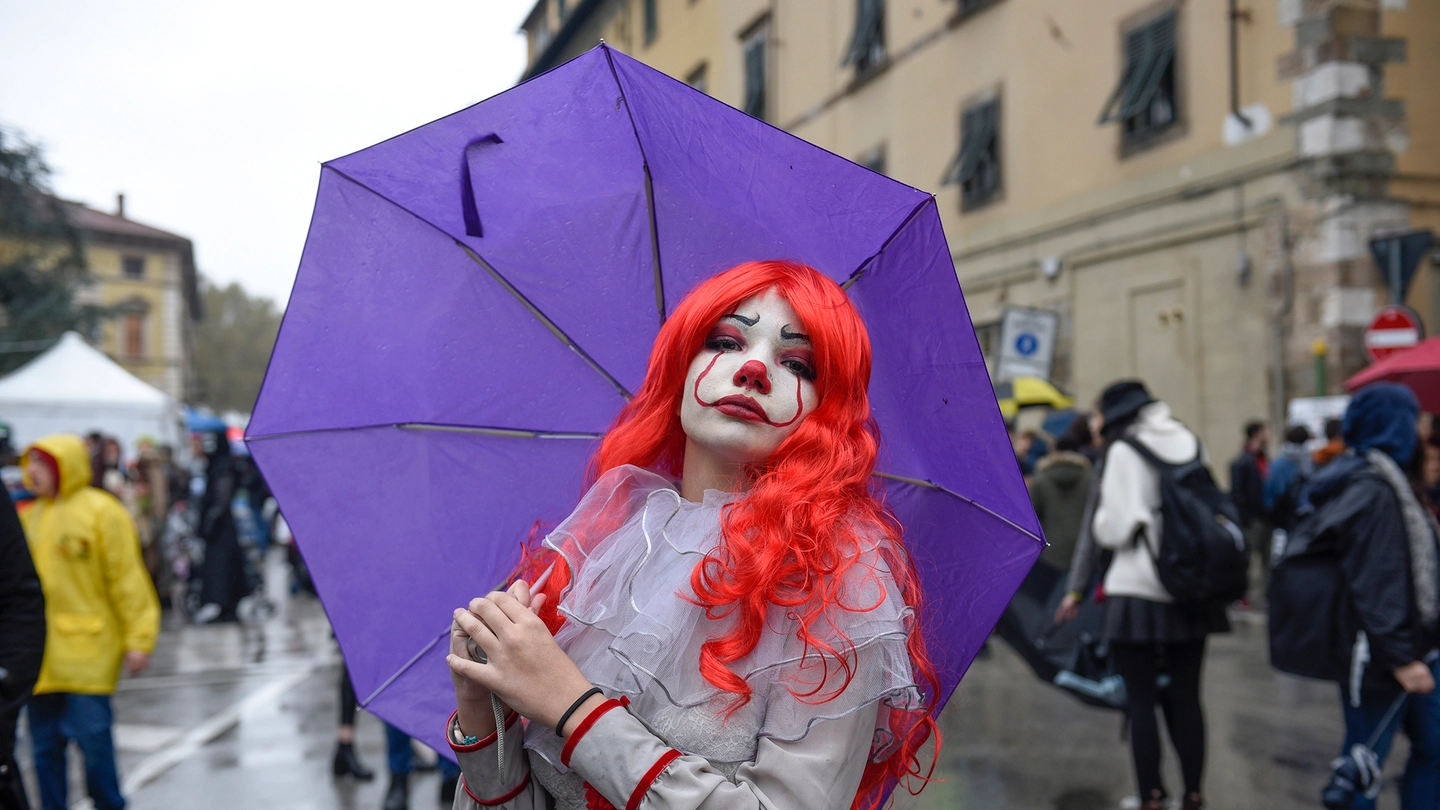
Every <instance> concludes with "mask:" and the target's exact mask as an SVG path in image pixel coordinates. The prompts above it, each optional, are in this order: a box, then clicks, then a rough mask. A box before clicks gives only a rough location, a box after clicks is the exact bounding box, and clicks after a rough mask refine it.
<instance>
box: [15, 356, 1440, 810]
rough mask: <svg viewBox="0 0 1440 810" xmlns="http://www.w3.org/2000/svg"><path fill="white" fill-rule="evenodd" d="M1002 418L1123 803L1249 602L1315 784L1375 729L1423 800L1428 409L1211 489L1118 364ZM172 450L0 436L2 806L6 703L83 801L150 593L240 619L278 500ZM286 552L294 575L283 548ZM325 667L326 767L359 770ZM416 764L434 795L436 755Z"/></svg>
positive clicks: (1428, 755) (1252, 464)
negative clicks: (1239, 568)
mask: <svg viewBox="0 0 1440 810" xmlns="http://www.w3.org/2000/svg"><path fill="white" fill-rule="evenodd" d="M1014 438H1015V449H1016V458H1017V462H1018V463H1019V464H1020V466H1021V468H1022V471H1023V472H1024V474H1025V477H1026V481H1027V484H1028V486H1029V490H1030V494H1031V499H1032V503H1033V504H1034V507H1035V511H1036V515H1037V517H1038V519H1039V521H1040V525H1041V527H1042V529H1043V531H1044V534H1045V537H1046V538H1047V541H1048V546H1047V547H1046V549H1045V550H1044V552H1043V553H1042V555H1041V557H1040V559H1039V560H1038V561H1037V562H1036V564H1035V567H1034V569H1033V571H1032V572H1031V575H1030V577H1029V578H1028V579H1027V580H1026V583H1025V584H1024V585H1022V588H1021V593H1022V594H1026V593H1030V594H1031V595H1032V596H1033V595H1037V594H1038V595H1039V596H1038V598H1040V599H1041V600H1042V601H1043V600H1044V599H1045V598H1046V595H1047V594H1048V595H1054V597H1055V598H1054V599H1053V600H1052V602H1051V604H1052V605H1053V606H1054V613H1053V618H1052V619H1047V621H1051V622H1053V624H1054V625H1056V626H1062V625H1064V624H1066V623H1067V622H1072V621H1075V620H1076V617H1077V616H1079V615H1080V614H1081V611H1082V608H1083V607H1084V606H1085V605H1086V604H1099V605H1100V606H1101V608H1102V609H1101V610H1100V611H1098V612H1097V614H1096V615H1098V616H1099V617H1100V618H1099V619H1098V622H1099V626H1098V628H1097V632H1098V635H1099V637H1100V638H1101V639H1103V644H1102V645H1101V647H1102V655H1103V656H1104V658H1105V662H1104V666H1105V667H1106V668H1107V669H1106V671H1107V672H1109V673H1111V674H1113V676H1114V678H1116V679H1118V681H1120V682H1121V683H1123V691H1122V693H1121V697H1120V701H1121V702H1122V705H1123V707H1124V709H1125V710H1126V712H1127V728H1128V732H1129V733H1128V739H1129V744H1130V748H1131V753H1132V758H1133V764H1134V770H1135V777H1136V785H1137V796H1138V799H1137V801H1136V806H1137V807H1140V808H1143V810H1159V809H1160V808H1163V807H1169V806H1172V805H1171V804H1169V802H1170V796H1169V793H1168V791H1167V788H1166V786H1165V785H1164V783H1163V781H1162V777H1161V767H1160V763H1161V759H1162V749H1163V744H1162V742H1161V734H1160V718H1162V717H1163V720H1164V723H1165V726H1166V728H1167V730H1168V736H1169V739H1170V743H1171V746H1172V747H1173V748H1174V751H1175V755H1176V757H1177V759H1178V761H1179V764H1180V773H1181V778H1182V782H1183V784H1182V786H1181V787H1182V790H1181V792H1180V794H1179V796H1178V803H1176V804H1174V805H1173V806H1176V807H1179V808H1182V810H1198V808H1201V807H1203V806H1204V800H1203V784H1202V780H1203V772H1204V764H1205V747H1206V735H1205V721H1204V713H1203V709H1202V702H1201V692H1202V690H1201V683H1202V677H1203V675H1202V673H1203V663H1204V658H1205V649H1206V639H1207V637H1208V636H1209V635H1211V634H1214V633H1224V632H1226V631H1228V630H1229V626H1230V625H1229V615H1230V611H1234V610H1245V609H1258V608H1260V607H1261V605H1264V606H1265V608H1266V609H1267V610H1268V612H1269V617H1270V622H1269V624H1270V636H1271V638H1270V642H1271V645H1270V646H1271V657H1272V663H1273V664H1274V665H1275V666H1276V667H1277V668H1278V669H1281V670H1283V671H1287V672H1292V673H1296V674H1300V675H1306V676H1310V677H1316V678H1325V679H1329V680H1333V681H1335V682H1337V683H1338V685H1339V691H1340V697H1341V713H1342V716H1343V719H1344V723H1345V729H1346V735H1345V739H1344V740H1343V743H1342V755H1341V756H1340V757H1339V758H1338V759H1337V760H1336V761H1335V762H1334V763H1332V775H1331V777H1330V779H1329V782H1328V783H1327V784H1326V785H1325V786H1324V793H1323V797H1322V800H1323V803H1324V804H1325V806H1327V807H1333V808H1358V809H1360V810H1364V809H1365V808H1369V807H1373V806H1374V805H1373V801H1374V797H1375V795H1376V792H1377V790H1378V785H1379V783H1380V778H1379V773H1380V768H1381V766H1382V765H1383V762H1384V759H1385V757H1386V755H1387V753H1388V752H1389V750H1390V749H1391V747H1392V741H1393V739H1394V737H1395V735H1396V734H1397V733H1404V734H1405V735H1406V736H1407V737H1408V738H1409V740H1410V754H1409V762H1408V763H1407V766H1406V768H1405V771H1404V776H1403V777H1402V779H1401V783H1400V794H1401V801H1402V807H1403V808H1406V810H1411V809H1412V808H1428V807H1435V806H1440V804H1437V803H1440V695H1437V693H1436V691H1435V682H1436V678H1437V677H1440V546H1437V537H1440V524H1437V521H1436V518H1437V508H1440V425H1437V429H1434V430H1432V429H1431V426H1430V419H1429V417H1427V416H1425V415H1422V414H1421V413H1420V409H1419V406H1418V404H1417V402H1416V399H1415V397H1414V395H1413V394H1412V393H1410V391H1409V390H1408V389H1405V388H1403V387H1401V386H1397V385H1391V384H1377V385H1373V386H1370V387H1368V388H1366V389H1363V390H1362V391H1360V392H1359V393H1358V394H1357V395H1356V396H1355V397H1354V398H1353V400H1352V401H1351V403H1350V405H1349V408H1348V410H1347V411H1346V412H1345V415H1344V417H1343V419H1333V420H1331V421H1330V422H1329V423H1328V424H1326V425H1325V429H1324V436H1323V437H1316V436H1312V435H1311V433H1310V431H1309V430H1308V429H1307V428H1306V427H1304V426H1301V425H1292V426H1289V427H1288V428H1287V429H1286V430H1285V432H1284V434H1283V441H1282V442H1281V443H1280V445H1279V447H1278V449H1276V450H1275V451H1274V452H1272V450H1271V445H1272V442H1271V436H1270V432H1269V429H1268V426H1267V425H1266V424H1264V423H1263V422H1259V421H1256V422H1252V423H1249V424H1247V425H1246V426H1245V428H1244V432H1243V436H1242V437H1241V447H1240V451H1239V453H1238V454H1237V455H1236V456H1235V458H1234V459H1233V461H1231V463H1230V465H1229V483H1230V488H1229V492H1228V494H1227V495H1226V496H1225V497H1224V498H1223V499H1219V500H1217V499H1216V498H1214V497H1211V496H1209V495H1207V493H1208V492H1210V491H1211V490H1213V491H1214V492H1215V493H1216V494H1218V492H1219V491H1218V489H1215V487H1214V484H1213V482H1211V479H1210V476H1209V473H1208V468H1209V466H1210V459H1209V456H1208V454H1207V452H1206V450H1205V448H1204V447H1203V445H1202V444H1201V442H1200V441H1199V439H1198V437H1197V436H1196V435H1195V434H1194V433H1193V432H1192V431H1191V430H1190V429H1189V428H1187V427H1186V426H1185V425H1184V424H1182V423H1181V422H1180V421H1179V420H1177V419H1176V418H1175V417H1174V416H1173V415H1172V413H1171V411H1170V409H1169V407H1168V406H1167V405H1166V403H1164V402H1162V401H1158V400H1156V399H1155V398H1154V397H1153V396H1152V395H1151V393H1150V392H1149V390H1148V389H1147V388H1146V387H1145V385H1144V384H1143V383H1141V382H1139V381H1134V380H1128V381H1121V382H1117V383H1115V384H1113V385H1111V386H1109V387H1108V388H1107V389H1106V390H1105V391H1104V393H1103V394H1102V396H1101V397H1100V398H1099V400H1098V401H1097V403H1096V407H1095V410H1094V411H1093V412H1092V413H1078V414H1076V415H1075V416H1074V418H1073V419H1071V420H1070V422H1069V424H1068V425H1067V426H1066V427H1065V428H1064V429H1063V430H1062V431H1061V433H1060V435H1058V436H1054V435H1043V434H1041V433H1040V432H1038V431H1026V432H1018V433H1017V434H1016V435H1015V437H1014ZM194 450H195V461H194V463H192V464H190V465H189V466H185V465H181V464H179V463H178V462H177V461H176V459H175V457H174V454H173V452H172V451H171V450H170V449H169V448H165V447H161V446H157V445H154V444H150V443H145V442H142V443H141V444H140V446H139V447H137V448H135V452H134V453H133V454H132V455H131V456H130V457H128V458H126V457H125V456H124V454H123V452H122V448H121V447H120V445H119V443H118V442H116V441H115V440H114V439H112V438H109V437H106V436H103V435H100V434H91V435H89V436H85V437H80V436H51V437H46V438H44V439H41V440H39V441H37V442H35V443H34V444H33V445H31V446H30V447H29V448H27V449H26V450H25V451H24V452H23V453H19V454H17V453H15V452H13V451H11V450H10V449H9V447H8V445H7V444H6V443H5V442H4V440H3V436H0V452H4V453H5V455H6V456H7V458H6V459H5V460H6V461H7V462H8V463H7V464H6V467H5V469H4V471H3V473H0V475H3V479H4V482H5V485H6V487H5V488H6V491H7V493H6V494H7V501H6V503H4V504H0V555H3V560H0V563H3V564H0V808H10V807H22V808H23V807H27V805H26V804H25V801H26V800H25V794H24V791H23V788H22V787H21V785H20V780H19V776H18V771H17V768H16V766H15V759H14V751H13V745H14V729H15V725H16V722H17V718H18V716H19V713H20V711H21V709H22V708H28V717H29V721H28V722H29V728H30V736H31V739H32V740H33V745H34V761H35V766H36V773H37V777H38V781H39V786H40V798H41V802H42V806H44V807H46V808H59V807H65V806H67V798H68V797H67V780H66V775H65V774H66V765H65V756H66V753H65V752H66V747H67V744H68V742H69V741H74V742H75V743H77V745H78V747H79V749H80V752H81V754H82V756H83V758H84V769H85V774H86V784H87V788H88V790H89V792H90V794H91V798H92V799H93V800H94V802H95V805H96V806H97V807H99V808H111V807H114V808H119V807H123V806H124V798H123V797H122V796H121V794H120V787H119V779H118V776H117V773H116V766H115V751H114V746H113V742H112V739H111V725H112V720H111V710H110V703H109V695H110V694H111V693H112V692H113V691H114V688H115V685H116V682H117V680H118V678H119V677H120V674H121V672H122V671H123V672H126V673H130V674H136V673H139V672H140V671H143V670H144V669H145V668H146V667H147V666H148V663H149V656H150V653H151V652H152V650H153V648H154V645H155V641H156V637H157V635H158V630H159V616H160V610H161V606H162V603H165V604H169V605H171V606H174V607H176V608H178V609H181V610H182V611H184V613H185V614H186V615H188V616H189V617H190V618H191V619H192V620H193V621H196V622H199V623H205V622H224V621H235V620H237V619H239V618H241V614H242V612H243V610H242V602H243V601H244V600H245V598H246V597H247V596H250V595H251V594H252V593H253V592H254V591H255V587H256V580H257V577H258V574H257V572H256V571H255V565H254V562H255V558H256V556H257V553H263V550H264V548H265V546H266V545H268V543H269V542H270V532H271V529H272V527H273V525H274V524H275V523H276V522H280V521H279V518H278V516H277V515H276V514H275V512H274V506H273V499H271V498H270V496H269V493H268V490H266V489H265V486H264V482H263V479H261V478H260V476H259V475H258V472H257V471H256V470H255V468H254V466H253V465H252V464H250V463H249V460H248V458H245V457H243V456H240V455H237V454H234V453H232V452H231V447H230V443H229V441H228V439H227V438H226V436H225V435H224V434H223V433H218V432H217V433H209V434H199V435H197V436H196V442H195V446H194ZM1187 498H1188V500H1187ZM1207 498H1208V500H1207ZM1196 510H1200V511H1198V512H1197V511H1196ZM1207 510H1208V511H1207ZM1194 514H1202V515H1208V516H1209V517H1211V518H1213V522H1214V523H1215V524H1216V525H1218V526H1220V527H1222V530H1221V534H1219V535H1218V536H1219V537H1220V538H1221V542H1222V544H1223V543H1224V542H1226V541H1225V538H1226V537H1227V535H1225V534H1224V533H1223V532H1224V531H1229V532H1230V533H1231V534H1230V535H1229V536H1230V537H1232V540H1233V544H1234V546H1235V548H1237V549H1239V551H1240V553H1241V554H1242V555H1243V556H1244V561H1245V566H1246V567H1248V568H1249V569H1250V572H1251V574H1250V576H1249V578H1248V587H1246V585H1245V584H1242V585H1241V587H1240V588H1239V589H1238V590H1236V589H1235V588H1234V587H1231V586H1230V585H1225V584H1224V583H1226V582H1229V583H1232V584H1233V582H1234V580H1233V577H1231V578H1230V579H1225V577H1227V576H1229V575H1228V574H1226V573H1225V572H1223V571H1220V569H1218V568H1215V567H1214V566H1216V565H1218V564H1217V563H1215V562H1214V561H1213V560H1211V561H1210V562H1209V563H1203V564H1202V563H1197V562H1196V560H1197V559H1198V558H1196V557H1195V556H1194V555H1195V554H1196V553H1199V552H1196V551H1195V550H1194V549H1191V550H1188V551H1187V550H1186V548H1185V544H1186V543H1192V544H1193V545H1194V548H1195V549H1201V548H1203V547H1204V543H1205V542H1210V541H1207V540H1205V539H1204V538H1201V537H1200V536H1199V535H1200V534H1202V533H1203V528H1196V527H1195V525H1194V523H1193V521H1190V520H1189V518H1190V516H1192V515H1194ZM1187 521H1188V522H1187ZM282 523H283V522H282ZM1187 533H1189V535H1187ZM1190 535H1193V536H1190ZM27 539H28V543H27ZM1177 549H1179V550H1178V551H1177ZM1187 554H1188V555H1190V556H1189V557H1188V558H1187V556H1186V555H1187ZM1252 555H1253V559H1252ZM1202 556H1203V555H1202ZM1187 564H1188V565H1190V566H1191V568H1192V569H1193V570H1192V571H1191V572H1190V574H1188V576H1190V579H1189V580H1186V579H1185V578H1184V577H1183V576H1182V574H1184V573H1185V572H1184V571H1183V570H1182V569H1184V568H1185V566H1186V565H1187ZM1205 565H1209V566H1211V568H1210V569H1208V570H1207V569H1206V568H1205ZM1232 567H1233V566H1232ZM1196 571H1198V572H1199V573H1198V574H1197V573H1196ZM296 573H297V582H298V583H300V584H301V585H303V584H304V583H305V577H304V571H303V564H301V565H300V566H299V567H298V568H297V572H296ZM1197 577H1198V579H1197ZM1241 581H1242V583H1247V580H1244V579H1242V580H1241ZM1197 582H1199V583H1200V585H1197V584H1196V583H1197ZM1216 583H1220V584H1218V585H1217V584H1216ZM1202 585H1203V586H1210V589H1209V590H1204V588H1203V587H1201V586H1202ZM1197 588H1199V590H1197ZM1197 594H1201V595H1199V596H1197ZM1001 627H1002V631H1003V630H1004V628H1005V622H1003V621H1002V626H1001ZM1002 635H1005V634H1004V633H1003V632H1002ZM1021 636H1023V634H1019V635H1015V634H1011V635H1007V636H1006V638H1007V640H1011V641H1012V643H1013V640H1014V639H1015V638H1017V637H1021ZM1037 660H1038V659H1037ZM1032 663H1035V660H1032ZM1039 671H1040V670H1039V669H1038V668H1037V672H1039ZM1044 677H1046V679H1047V680H1050V679H1052V677H1051V673H1046V674H1045V675H1044ZM342 678H343V682H342V685H341V708H342V717H341V724H340V728H339V731H338V734H337V745H336V752H335V757H334V768H333V770H334V773H335V775H336V776H347V777H355V778H359V779H367V780H368V779H371V778H373V775H374V774H373V772H372V771H371V770H370V769H369V768H367V767H366V766H365V765H364V764H363V763H362V762H361V761H360V759H359V758H358V757H357V756H356V754H355V750H354V725H353V724H354V709H355V705H356V699H355V695H354V691H353V688H350V686H349V683H348V678H345V677H344V675H343V672H342ZM1055 680H1056V682H1057V683H1059V682H1060V681H1059V680H1058V679H1055ZM387 732H388V733H387V748H388V752H389V756H388V760H389V762H388V765H389V771H390V780H391V781H390V788H389V790H388V791H387V794H386V799H385V804H384V807H385V808H386V810H402V809H403V808H406V807H408V806H409V774H410V772H411V771H412V770H413V769H414V768H415V766H416V764H415V761H414V760H413V756H412V746H411V741H410V739H409V738H408V737H407V736H406V735H404V734H403V733H402V732H400V731H399V730H398V729H394V728H389V729H387ZM439 767H441V768H442V770H443V771H444V773H443V774H442V780H441V800H442V802H443V801H445V800H446V799H448V798H449V797H450V796H453V795H454V793H455V790H456V783H457V781H458V778H459V772H458V770H457V769H456V768H455V766H454V765H452V764H451V763H449V762H448V761H445V760H442V761H441V762H440V763H439Z"/></svg>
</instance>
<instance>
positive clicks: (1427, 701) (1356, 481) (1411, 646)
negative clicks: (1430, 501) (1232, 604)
mask: <svg viewBox="0 0 1440 810" xmlns="http://www.w3.org/2000/svg"><path fill="white" fill-rule="evenodd" d="M1419 414H1420V408H1419V403H1418V402H1417V401H1416V399H1415V395H1414V394H1413V393H1411V392H1410V390H1409V389H1408V388H1405V387H1403V386H1400V385H1396V384H1393V383H1376V384H1373V385H1370V386H1367V387H1366V388H1363V389H1361V390H1360V392H1359V393H1357V394H1356V395H1355V397H1354V399H1353V400H1351V403H1350V407H1349V408H1348V410H1346V412H1345V420H1344V425H1343V431H1344V437H1345V443H1346V445H1347V450H1346V451H1345V453H1344V454H1343V455H1341V456H1339V457H1337V458H1336V459H1335V460H1334V461H1332V462H1330V463H1329V464H1327V465H1326V466H1325V467H1323V468H1322V469H1321V470H1320V471H1319V472H1317V473H1316V474H1315V476H1314V477H1313V478H1311V479H1310V481H1309V482H1308V483H1307V484H1306V486H1305V488H1304V490H1303V491H1302V492H1301V496H1300V498H1301V505H1300V512H1301V514H1302V517H1303V516H1305V515H1307V514H1308V515H1309V516H1308V517H1303V520H1304V523H1303V524H1302V525H1301V526H1300V527H1298V528H1297V529H1296V532H1297V534H1299V535H1301V537H1300V538H1298V539H1299V541H1300V542H1304V543H1307V544H1309V545H1310V546H1311V547H1319V546H1324V547H1327V548H1332V549H1333V553H1334V554H1335V557H1336V559H1337V560H1338V564H1339V576H1340V582H1341V585H1342V587H1341V588H1340V590H1339V593H1340V597H1339V598H1340V600H1341V602H1342V604H1340V605H1338V606H1337V607H1338V611H1337V613H1336V616H1335V621H1334V623H1333V626H1332V636H1331V639H1330V642H1329V646H1330V649H1331V650H1333V651H1335V652H1336V653H1338V654H1339V659H1340V660H1339V661H1337V663H1338V664H1341V665H1342V667H1341V668H1339V669H1337V673H1339V672H1343V673H1344V674H1343V676H1342V677H1341V679H1340V680H1341V682H1340V694H1341V699H1342V706H1343V711H1344V717H1345V743H1344V748H1343V749H1342V756H1343V755H1344V754H1345V753H1348V752H1350V751H1351V749H1352V747H1353V746H1354V745H1356V744H1365V743H1367V742H1369V741H1370V740H1371V739H1372V736H1373V735H1375V732H1376V729H1377V728H1378V727H1379V726H1380V725H1381V722H1382V720H1383V719H1384V718H1385V715H1386V711H1387V710H1388V709H1390V708H1391V706H1392V705H1393V704H1394V703H1395V701H1396V698H1397V697H1398V696H1399V694H1400V693H1401V691H1402V690H1403V691H1404V692H1407V693H1409V698H1408V699H1407V700H1406V701H1405V703H1404V706H1403V710H1402V713H1401V715H1400V719H1399V722H1398V723H1397V722H1393V721H1392V722H1390V723H1388V724H1387V725H1386V727H1385V728H1384V729H1382V730H1381V732H1380V734H1379V735H1378V740H1377V742H1376V744H1375V745H1374V746H1373V749H1374V751H1375V753H1376V755H1377V756H1378V757H1379V760H1380V762H1381V763H1383V762H1384V759H1385V756H1386V754H1387V753H1388V752H1389V750H1390V746H1391V743H1392V742H1393V740H1394V736H1395V732H1396V731H1397V730H1400V729H1403V730H1404V731H1405V733H1406V736H1408V737H1409V738H1410V760H1409V762H1408V763H1407V765H1406V768H1405V775H1404V777H1403V778H1402V780H1401V784H1400V796H1401V807H1402V808H1404V810H1416V809H1417V808H1435V807H1440V695H1437V693H1436V692H1435V679H1436V677H1437V675H1440V653H1437V646H1440V633H1437V618H1440V579H1437V556H1440V554H1437V535H1436V527H1435V523H1434V520H1433V518H1432V517H1431V513H1430V511H1429V509H1428V508H1427V503H1426V499H1425V495H1424V492H1423V490H1422V489H1420V488H1419V486H1418V481H1419V477H1420V476H1419V461H1420V459H1422V458H1423V454H1422V453H1421V448H1420V436H1419V432H1418V430H1417V421H1418V418H1419ZM1312 512H1313V514H1309V513H1312ZM1281 607H1283V606H1281ZM1349 806H1350V808H1352V809H1353V810H1368V809H1369V808H1372V807H1374V801H1373V799H1369V798H1366V797H1365V796H1364V795H1356V796H1355V797H1354V799H1353V800H1352V803H1351V804H1350V805H1349Z"/></svg>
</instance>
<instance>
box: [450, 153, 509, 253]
mask: <svg viewBox="0 0 1440 810" xmlns="http://www.w3.org/2000/svg"><path fill="white" fill-rule="evenodd" d="M504 142H505V141H504V140H503V139H501V137H500V136H499V135H497V134H495V133H494V132H491V133H490V134H488V135H481V136H480V137H478V138H476V139H474V140H472V141H470V142H469V143H467V144H465V150H464V151H463V152H462V153H461V155H460V213H461V215H462V216H463V217H464V219H465V235H466V236H475V237H481V236H484V235H485V232H484V231H483V230H482V229H481V227H480V212H479V211H477V210H476V209H475V186H474V185H473V184H472V183H471V182H470V158H471V155H472V151H473V150H478V149H480V148H481V147H483V146H488V145H490V144H496V143H504Z"/></svg>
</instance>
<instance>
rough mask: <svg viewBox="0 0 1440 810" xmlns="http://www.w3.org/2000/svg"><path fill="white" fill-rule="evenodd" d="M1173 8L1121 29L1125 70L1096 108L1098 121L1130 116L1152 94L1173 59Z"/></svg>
mask: <svg viewBox="0 0 1440 810" xmlns="http://www.w3.org/2000/svg"><path fill="white" fill-rule="evenodd" d="M1175 22H1176V16H1175V12H1174V11H1169V12H1166V13H1165V14H1163V15H1161V16H1160V17H1158V18H1156V19H1155V20H1154V21H1152V22H1150V23H1147V24H1146V25H1143V26H1139V27H1137V28H1133V29H1131V30H1130V31H1127V32H1126V33H1125V71H1124V73H1122V74H1121V76H1120V83H1119V84H1118V85H1116V87H1115V91H1114V92H1113V93H1111V94H1110V98H1109V99H1107V100H1106V101H1105V106H1104V107H1103V108H1102V109H1101V110H1100V120H1099V121H1098V124H1100V125H1104V124H1110V123H1114V122H1116V121H1123V120H1125V119H1127V118H1130V117H1132V116H1134V115H1136V114H1138V113H1139V112H1140V111H1142V110H1144V109H1145V108H1146V107H1148V106H1150V102H1151V101H1153V100H1154V98H1155V91H1156V90H1158V89H1159V87H1160V81H1161V79H1163V78H1164V76H1165V71H1166V70H1167V69H1169V67H1170V65H1171V64H1172V63H1173V62H1174V61H1175Z"/></svg>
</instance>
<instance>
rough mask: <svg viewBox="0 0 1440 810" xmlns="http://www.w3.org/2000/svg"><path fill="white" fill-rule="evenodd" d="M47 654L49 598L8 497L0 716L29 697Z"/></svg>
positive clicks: (2, 551) (1, 564) (1, 574)
mask: <svg viewBox="0 0 1440 810" xmlns="http://www.w3.org/2000/svg"><path fill="white" fill-rule="evenodd" d="M3 490H4V487H0V492H3ZM44 653H45V594H44V592H43V591H41V590H40V577H38V576H36V574H35V564H34V561H33V560H31V559H30V546H29V545H28V544H27V543H26V542H25V533H24V532H23V531H22V530H21V529H20V519H19V518H18V517H17V516H16V515H15V506H14V505H13V504H12V503H11V502H10V495H9V494H8V493H6V494H5V499H4V501H3V502H0V667H3V668H4V669H5V670H6V672H7V673H8V674H7V676H6V678H5V680H4V681H0V716H3V715H5V714H6V712H8V711H9V710H11V709H14V708H18V707H19V706H20V705H21V704H23V703H24V702H25V700H26V698H28V697H29V696H30V689H31V688H32V687H34V686H35V679H36V678H38V677H39V676H40V661H41V658H42V656H43V655H44ZM3 743H4V741H3V740H0V745H3Z"/></svg>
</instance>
